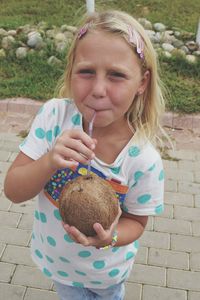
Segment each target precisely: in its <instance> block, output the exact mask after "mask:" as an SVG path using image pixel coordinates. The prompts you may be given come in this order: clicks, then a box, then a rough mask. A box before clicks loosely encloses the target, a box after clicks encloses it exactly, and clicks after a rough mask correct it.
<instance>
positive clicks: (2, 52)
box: [0, 49, 6, 59]
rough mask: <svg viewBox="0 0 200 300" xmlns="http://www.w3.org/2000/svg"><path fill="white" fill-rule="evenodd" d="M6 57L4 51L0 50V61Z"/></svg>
mask: <svg viewBox="0 0 200 300" xmlns="http://www.w3.org/2000/svg"><path fill="white" fill-rule="evenodd" d="M5 57H6V52H5V50H4V49H0V59H2V58H5Z"/></svg>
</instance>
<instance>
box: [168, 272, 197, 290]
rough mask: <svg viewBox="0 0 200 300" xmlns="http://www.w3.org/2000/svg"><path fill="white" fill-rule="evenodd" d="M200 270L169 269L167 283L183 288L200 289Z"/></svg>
mask: <svg viewBox="0 0 200 300" xmlns="http://www.w3.org/2000/svg"><path fill="white" fill-rule="evenodd" d="M199 282H200V272H191V271H183V270H175V269H168V270H167V285H168V286H169V287H172V288H178V289H183V290H190V291H191V290H192V291H198V292H199V291H200V285H199Z"/></svg>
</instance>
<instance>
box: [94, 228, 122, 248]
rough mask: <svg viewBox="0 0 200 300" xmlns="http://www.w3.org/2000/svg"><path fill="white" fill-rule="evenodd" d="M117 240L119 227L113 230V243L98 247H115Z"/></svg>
mask: <svg viewBox="0 0 200 300" xmlns="http://www.w3.org/2000/svg"><path fill="white" fill-rule="evenodd" d="M117 241H118V231H117V229H115V230H114V231H113V235H112V240H111V243H110V244H108V245H106V246H103V247H99V248H98V249H99V250H107V249H110V248H113V247H115V246H116V244H117Z"/></svg>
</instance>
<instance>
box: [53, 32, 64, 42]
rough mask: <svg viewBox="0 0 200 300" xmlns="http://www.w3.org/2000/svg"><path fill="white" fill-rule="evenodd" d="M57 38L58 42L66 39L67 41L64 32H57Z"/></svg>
mask: <svg viewBox="0 0 200 300" xmlns="http://www.w3.org/2000/svg"><path fill="white" fill-rule="evenodd" d="M55 40H56V42H58V43H60V42H64V41H66V36H65V34H64V33H62V32H59V33H57V34H56V35H55Z"/></svg>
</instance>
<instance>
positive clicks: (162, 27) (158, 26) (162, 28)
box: [153, 23, 166, 31]
mask: <svg viewBox="0 0 200 300" xmlns="http://www.w3.org/2000/svg"><path fill="white" fill-rule="evenodd" d="M153 28H154V29H155V30H156V31H165V30H166V26H165V25H164V24H162V23H155V24H154V25H153Z"/></svg>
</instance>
